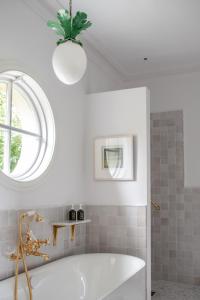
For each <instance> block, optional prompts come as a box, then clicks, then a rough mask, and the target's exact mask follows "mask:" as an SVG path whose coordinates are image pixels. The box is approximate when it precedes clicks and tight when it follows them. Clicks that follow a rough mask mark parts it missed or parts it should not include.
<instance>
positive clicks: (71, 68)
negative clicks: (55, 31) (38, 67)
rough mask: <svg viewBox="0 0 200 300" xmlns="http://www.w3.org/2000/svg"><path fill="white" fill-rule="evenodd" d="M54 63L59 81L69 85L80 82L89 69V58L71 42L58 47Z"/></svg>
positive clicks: (54, 55)
mask: <svg viewBox="0 0 200 300" xmlns="http://www.w3.org/2000/svg"><path fill="white" fill-rule="evenodd" d="M52 62H53V69H54V72H55V74H56V76H57V77H58V79H59V80H60V81H62V82H63V83H65V84H68V85H71V84H75V83H77V82H78V81H80V80H81V78H82V77H83V75H84V73H85V71H86V68H87V56H86V53H85V51H84V49H83V48H82V47H81V46H80V45H78V44H76V43H73V42H71V41H67V42H65V43H63V44H60V45H59V46H57V47H56V49H55V51H54V53H53V60H52Z"/></svg>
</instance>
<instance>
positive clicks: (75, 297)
mask: <svg viewBox="0 0 200 300" xmlns="http://www.w3.org/2000/svg"><path fill="white" fill-rule="evenodd" d="M30 273H31V284H32V287H33V300H55V299H56V300H103V299H105V300H118V299H120V300H145V262H144V261H143V260H142V259H139V258H137V257H134V256H128V255H123V254H111V253H110V254H106V253H105V254H100V253H95V254H83V255H75V256H70V257H67V258H63V259H60V260H58V261H55V262H52V263H49V264H47V265H45V266H42V267H39V268H36V269H34V270H32V271H31V272H30ZM25 283H26V281H25V277H24V274H22V275H20V278H19V300H28V299H29V298H28V292H27V288H26V285H25ZM13 289H14V278H10V279H7V280H4V281H1V282H0V300H13Z"/></svg>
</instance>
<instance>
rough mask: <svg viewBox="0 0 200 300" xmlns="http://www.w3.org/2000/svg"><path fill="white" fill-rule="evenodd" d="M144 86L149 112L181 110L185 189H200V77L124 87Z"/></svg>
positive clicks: (175, 78)
mask: <svg viewBox="0 0 200 300" xmlns="http://www.w3.org/2000/svg"><path fill="white" fill-rule="evenodd" d="M144 85H145V86H147V87H148V88H149V89H150V92H151V111H152V112H159V111H170V110H183V112H184V151H185V153H184V155H185V186H187V187H199V186H200V158H199V153H200V138H199V134H198V132H199V129H200V73H195V72H194V73H190V74H182V75H173V76H168V77H160V78H154V79H149V80H141V81H134V82H130V83H129V84H127V85H126V86H127V87H129V86H130V87H137V86H144Z"/></svg>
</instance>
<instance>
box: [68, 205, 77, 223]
mask: <svg viewBox="0 0 200 300" xmlns="http://www.w3.org/2000/svg"><path fill="white" fill-rule="evenodd" d="M69 220H70V221H76V211H75V209H74V205H72V208H71V209H70V211H69Z"/></svg>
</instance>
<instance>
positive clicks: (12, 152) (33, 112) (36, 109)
mask: <svg viewBox="0 0 200 300" xmlns="http://www.w3.org/2000/svg"><path fill="white" fill-rule="evenodd" d="M54 142H55V128H54V120H53V114H52V111H51V108H50V105H49V102H48V100H47V97H46V96H45V94H44V92H43V90H42V89H41V87H40V86H39V85H38V84H37V82H36V81H35V80H33V79H32V78H31V77H30V76H28V75H27V74H25V73H22V72H19V71H7V72H3V73H0V170H1V171H2V172H3V173H4V174H5V175H7V176H8V177H10V178H12V179H14V180H17V181H30V180H33V179H35V178H37V177H39V176H40V175H41V174H42V173H43V172H44V171H45V169H46V168H47V166H48V164H49V162H50V160H51V158H52V154H53V150H54Z"/></svg>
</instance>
